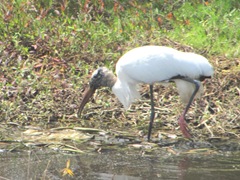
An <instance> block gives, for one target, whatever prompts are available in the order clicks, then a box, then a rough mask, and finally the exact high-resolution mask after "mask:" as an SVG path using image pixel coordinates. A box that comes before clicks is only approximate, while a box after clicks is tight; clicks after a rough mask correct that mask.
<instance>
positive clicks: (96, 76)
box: [92, 70, 102, 79]
mask: <svg viewBox="0 0 240 180" xmlns="http://www.w3.org/2000/svg"><path fill="white" fill-rule="evenodd" d="M101 77H102V72H101V71H100V70H96V71H95V72H94V73H93V75H92V78H93V79H99V78H101Z"/></svg>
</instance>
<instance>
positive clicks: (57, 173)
mask: <svg viewBox="0 0 240 180" xmlns="http://www.w3.org/2000/svg"><path fill="white" fill-rule="evenodd" d="M69 159H70V167H69V168H70V169H71V170H72V171H73V173H74V176H73V177H70V176H69V175H66V176H63V172H62V171H61V170H62V169H64V168H65V167H66V162H67V161H68V160H69ZM0 161H1V165H0V179H11V180H15V179H19V180H25V179H51V180H55V179H56V180H57V179H84V180H93V179H97V180H112V179H114V180H141V179H144V180H145V179H178V180H181V179H194V180H198V179H199V180H206V179H218V180H226V179H228V180H237V179H239V177H240V152H239V151H237V152H234V153H230V152H225V153H224V154H205V155H204V154H201V155H199V154H181V155H173V154H170V153H169V154H165V155H162V154H155V155H154V154H151V156H150V155H146V154H141V152H140V151H136V152H129V151H127V152H126V153H124V152H121V153H119V152H114V151H112V152H111V151H110V152H103V153H97V152H96V153H92V154H80V155H76V154H74V155H72V154H62V153H53V152H47V151H36V152H34V151H31V152H30V151H29V153H28V152H24V153H23V152H21V153H7V152H1V153H0Z"/></svg>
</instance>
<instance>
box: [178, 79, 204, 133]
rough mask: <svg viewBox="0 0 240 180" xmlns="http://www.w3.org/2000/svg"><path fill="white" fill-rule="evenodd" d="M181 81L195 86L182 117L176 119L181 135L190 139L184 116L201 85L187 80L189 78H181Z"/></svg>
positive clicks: (195, 81)
mask: <svg viewBox="0 0 240 180" xmlns="http://www.w3.org/2000/svg"><path fill="white" fill-rule="evenodd" d="M182 80H184V81H187V82H190V83H193V84H194V85H195V90H194V91H193V94H192V96H191V97H190V100H189V102H188V104H187V106H186V108H185V110H184V111H183V113H182V115H181V116H180V117H179V119H178V124H179V126H180V129H181V131H182V133H183V135H184V136H185V137H186V138H191V134H190V133H189V132H188V127H187V123H186V121H185V115H186V114H187V112H188V110H189V108H190V106H191V104H192V102H193V99H194V97H195V95H196V94H197V92H198V90H199V88H200V85H201V84H200V82H199V81H197V80H193V79H189V78H183V79H182Z"/></svg>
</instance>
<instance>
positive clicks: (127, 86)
mask: <svg viewBox="0 0 240 180" xmlns="http://www.w3.org/2000/svg"><path fill="white" fill-rule="evenodd" d="M116 74H117V77H116V76H115V75H114V74H113V72H112V71H110V70H108V69H107V68H106V67H100V68H98V69H97V70H95V71H94V72H93V74H92V77H91V79H90V82H89V87H88V88H87V89H86V90H85V92H84V95H83V99H82V102H81V104H80V106H79V111H78V114H79V115H80V114H81V112H82V110H83V108H84V106H85V104H86V103H87V102H88V100H89V98H90V97H91V96H92V95H93V94H94V92H95V90H96V89H97V88H99V87H102V86H106V87H109V88H111V89H112V91H113V93H114V94H115V95H116V96H117V97H118V99H119V101H120V102H121V103H122V104H123V106H124V108H125V109H128V108H129V107H130V105H131V103H132V102H133V101H135V100H136V99H139V98H140V94H139V92H138V90H137V85H138V84H139V83H145V84H149V85H150V97H151V115H150V122H149V129H148V140H150V136H151V130H152V125H153V120H154V101H153V84H154V83H168V82H175V83H176V86H177V90H178V92H179V94H180V97H181V99H182V101H183V102H184V103H186V108H185V109H184V111H183V113H182V114H181V116H180V117H179V119H178V123H179V126H180V129H181V131H182V133H183V135H184V136H185V137H187V138H191V135H190V133H189V132H188V128H187V124H186V121H185V115H186V113H187V112H188V109H189V107H190V105H191V103H192V101H193V99H194V97H195V96H198V97H199V96H200V94H201V93H202V92H203V88H202V84H201V82H200V81H203V80H204V79H206V78H211V77H212V75H213V67H212V66H211V64H210V63H209V62H208V60H207V59H206V58H205V57H203V56H201V55H198V54H195V53H189V52H181V51H178V50H176V49H173V48H170V47H164V46H142V47H138V48H134V49H132V50H130V51H128V52H127V53H126V54H124V55H123V56H122V57H121V58H120V59H119V61H118V62H117V64H116Z"/></svg>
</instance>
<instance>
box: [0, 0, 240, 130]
mask: <svg viewBox="0 0 240 180" xmlns="http://www.w3.org/2000/svg"><path fill="white" fill-rule="evenodd" d="M116 2H118V3H116ZM239 9H240V2H239V1H238V0H232V1H222V0H212V1H209V3H206V2H205V3H204V1H202V0H194V1H190V0H186V1H181V0H180V1H175V0H152V1H134V0H132V1H124V0H121V1H120V0H119V1H112V0H106V1H101V0H100V1H99V0H93V1H91V2H90V1H87V0H85V1H84V0H78V1H75V0H65V1H56V0H50V1H49V0H41V1H37V0H35V1H27V0H15V1H14V0H11V1H1V2H0V100H1V102H0V106H1V107H0V117H1V121H2V122H17V123H19V124H21V125H28V124H35V123H36V124H37V125H39V123H41V124H43V125H46V126H47V125H48V123H51V122H56V123H59V124H56V126H58V125H63V124H64V123H66V124H67V123H68V122H67V121H65V120H66V119H67V120H72V119H74V118H73V117H72V116H71V115H72V114H74V113H75V112H76V111H77V107H78V105H79V102H80V100H81V94H82V92H83V89H84V88H85V86H86V84H87V82H88V78H89V75H90V74H91V72H92V71H93V70H94V69H95V68H97V67H98V66H103V65H105V66H107V67H109V68H111V69H112V70H114V67H115V64H116V62H117V60H118V59H119V57H120V56H121V55H122V54H123V53H124V52H126V51H127V50H130V49H132V48H134V47H137V46H142V45H148V44H155V45H166V46H172V47H175V48H177V49H181V50H185V51H195V52H199V53H201V54H203V55H205V56H207V57H208V58H209V59H210V61H211V63H213V65H214V66H215V69H216V73H215V74H216V79H215V81H213V84H211V85H210V86H211V88H210V89H211V90H210V91H211V92H214V93H213V94H215V93H218V94H217V95H216V94H215V95H216V97H218V99H219V98H220V100H219V101H220V104H221V105H222V106H224V107H222V108H223V109H224V108H227V105H228V104H229V103H230V104H231V103H232V106H233V109H232V111H231V112H229V113H231V116H230V115H229V116H228V115H226V114H223V113H222V112H220V111H219V110H218V108H219V107H218V106H217V105H216V106H217V107H216V106H214V108H216V109H215V112H216V114H214V117H211V118H212V119H214V118H215V119H216V117H217V118H219V119H222V118H223V119H226V120H232V119H233V117H235V116H236V114H237V108H239V105H238V104H237V103H235V101H236V98H237V96H236V94H238V89H237V88H236V87H237V86H238V85H237V84H238V83H239V80H238V79H240V78H239V56H240V50H239V48H240V28H239V27H240V26H239V25H240V10H239ZM230 72H234V73H232V74H231V75H229V74H228V75H226V74H227V73H230ZM225 76H226V77H227V78H229V80H228V81H223V82H222V81H221V80H222V79H224V77H225ZM231 78H235V80H232V79H231ZM236 79H237V80H236ZM219 89H220V90H219ZM161 91H164V89H162V90H161ZM105 92H106V90H105V89H104V90H100V91H99V93H98V96H96V99H97V100H96V101H97V104H98V105H101V106H103V107H104V108H106V109H109V108H111V107H117V106H119V107H120V104H119V103H118V101H117V100H116V98H115V99H114V97H112V96H111V97H112V98H109V96H110V95H108V96H107V93H105ZM169 92H171V90H170V89H167V90H166V92H165V93H163V95H164V94H165V95H166V94H168V93H169ZM227 92H231V93H230V95H229V97H231V98H230V99H229V100H227V99H226V98H225V96H224V95H223V94H224V93H227ZM208 93H209V92H208ZM221 93H222V94H221ZM210 94H211V93H210ZM171 95H175V94H171ZM106 96H107V97H106ZM106 98H107V99H106ZM162 99H163V98H162ZM174 99H178V98H174ZM105 100H107V102H105ZM176 103H177V102H175V101H174V102H173V103H170V104H171V105H172V106H174V105H176ZM90 106H91V104H90V105H89V106H88V107H90ZM225 106H226V107H225ZM137 107H139V106H136V109H134V110H135V111H138V109H137ZM176 107H177V106H176ZM92 111H93V112H94V111H95V109H93V110H92ZM96 111H97V110H96ZM96 111H95V112H96ZM178 111H179V109H178V108H174V109H173V113H172V115H171V117H170V116H169V117H168V119H176V117H173V116H176V114H178ZM202 111H203V110H202ZM109 113H110V114H111V111H110V112H108V113H107V114H103V115H102V116H101V117H100V115H99V116H94V115H92V116H88V119H94V118H99V119H103V121H104V122H106V126H107V127H108V126H109V122H107V119H110V121H114V122H115V121H116V122H117V119H118V118H119V116H120V115H119V114H121V113H119V114H118V115H115V114H116V113H115V114H114V113H113V114H112V115H108V114H109ZM134 114H138V115H137V116H138V117H139V118H140V119H142V118H143V117H142V116H143V115H141V114H142V113H141V112H138V113H134ZM199 114H200V113H199ZM127 115H128V116H129V117H131V116H132V115H131V113H130V115H129V114H127ZM114 117H115V118H116V119H111V118H114ZM211 118H210V119H211ZM120 119H122V121H121V123H122V125H119V126H125V122H124V120H123V119H124V118H123V117H122V116H121V117H120ZM160 119H161V118H160ZM166 119H167V118H166ZM214 122H215V121H214ZM78 123H80V124H82V125H83V126H89V127H101V126H103V124H101V122H100V123H99V125H96V124H95V123H96V122H92V121H90V122H85V121H78ZM147 123H148V122H145V124H146V126H147ZM130 124H132V123H130Z"/></svg>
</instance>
